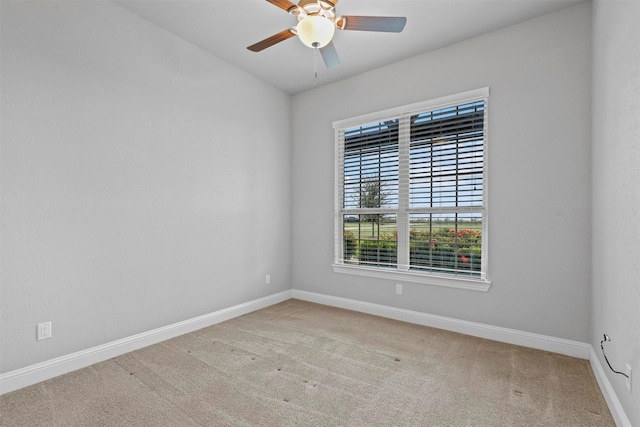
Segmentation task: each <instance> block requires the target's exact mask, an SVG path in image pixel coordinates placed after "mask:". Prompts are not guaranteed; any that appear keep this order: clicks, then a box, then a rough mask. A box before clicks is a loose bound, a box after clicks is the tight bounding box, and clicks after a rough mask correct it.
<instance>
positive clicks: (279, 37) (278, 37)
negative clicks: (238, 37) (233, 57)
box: [247, 29, 296, 52]
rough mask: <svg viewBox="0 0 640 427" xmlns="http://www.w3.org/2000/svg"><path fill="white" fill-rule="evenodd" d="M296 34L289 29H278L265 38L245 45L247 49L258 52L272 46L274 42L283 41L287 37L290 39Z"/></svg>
mask: <svg viewBox="0 0 640 427" xmlns="http://www.w3.org/2000/svg"><path fill="white" fill-rule="evenodd" d="M295 35H296V34H295V33H294V32H293V31H291V30H290V29H287V30H284V31H280V32H279V33H278V34H274V35H272V36H271V37H269V38H266V39H264V40H262V41H260V42H258V43H256V44H252V45H251V46H249V47H247V49H249V50H250V51H252V52H260V51H261V50H264V49H266V48H268V47H271V46H273V45H274V44H276V43H280V42H282V41H285V40H287V39H290V38H291V37H294V36H295Z"/></svg>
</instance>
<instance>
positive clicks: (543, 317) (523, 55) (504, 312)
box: [292, 3, 591, 342]
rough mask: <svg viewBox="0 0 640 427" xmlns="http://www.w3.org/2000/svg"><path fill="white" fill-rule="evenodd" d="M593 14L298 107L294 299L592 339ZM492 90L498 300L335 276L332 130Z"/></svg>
mask: <svg viewBox="0 0 640 427" xmlns="http://www.w3.org/2000/svg"><path fill="white" fill-rule="evenodd" d="M590 24H591V4H590V3H584V4H580V5H578V6H575V7H572V8H569V9H565V10H563V11H561V12H558V13H554V14H551V15H546V16H544V17H541V18H538V19H534V20H531V21H527V22H524V23H521V24H518V25H515V26H512V27H508V28H505V29H502V30H500V31H496V32H493V33H490V34H487V35H484V36H481V37H477V38H474V39H470V40H467V41H464V42H461V43H459V44H455V45H452V46H449V47H446V48H444V49H441V50H438V51H435V52H431V53H428V54H424V55H421V56H417V57H415V58H412V59H410V60H406V61H403V62H399V63H395V64H392V65H390V66H387V67H385V68H381V69H377V70H373V71H371V72H368V73H366V74H362V75H359V76H357V77H354V78H351V79H348V80H344V81H341V82H338V83H335V84H332V85H329V86H326V87H322V88H318V89H316V90H313V91H310V92H306V93H302V94H299V95H296V96H294V98H293V200H294V203H293V247H294V248H295V250H294V252H293V258H292V260H293V261H292V280H293V287H294V288H295V289H300V290H305V291H311V292H318V293H323V294H329V295H333V296H338V297H344V298H352V299H356V300H361V301H368V302H372V303H377V304H385V305H390V306H394V307H400V308H404V309H410V310H417V311H420V312H426V313H431V314H437V315H442V316H448V317H452V318H456V319H464V320H468V321H474V322H480V323H484V324H489V325H496V326H502V327H507V328H513V329H517V330H521V331H529V332H534V333H539V334H544V335H550V336H554V337H560V338H565V339H571V340H577V341H582V342H586V341H588V340H589V310H590V279H589V274H590V258H591V253H590V249H589V248H590V238H589V234H590V215H589V210H590V184H589V183H590V164H589V158H590V138H591V135H590V131H591V130H590V126H591V124H590V81H591V74H590V67H591V56H590V52H591V38H590V35H591V32H590ZM485 86H489V87H490V89H491V95H490V99H489V129H488V133H489V137H488V142H487V144H488V150H489V154H488V156H489V157H488V170H489V183H488V184H489V239H490V240H489V246H490V249H489V256H490V258H489V266H488V267H489V277H490V279H491V280H492V281H493V285H492V287H491V289H490V290H489V292H487V293H480V292H475V291H465V290H458V289H450V288H442V287H434V286H427V285H420V284H410V283H406V284H405V285H404V295H402V296H396V295H395V286H394V284H395V282H390V281H386V280H377V279H368V278H362V277H356V276H347V275H340V274H335V273H334V272H333V270H332V268H331V264H332V261H333V206H334V203H333V200H334V194H333V193H334V187H333V185H334V142H333V131H332V122H333V121H334V120H339V119H345V118H349V117H353V116H357V115H360V114H365V113H369V112H375V111H378V110H382V109H387V108H391V107H396V106H400V105H404V104H408V103H413V102H418V101H422V100H427V99H431V98H435V97H439V96H443V95H449V94H452V93H458V92H463V91H466V90H471V89H476V88H480V87H485Z"/></svg>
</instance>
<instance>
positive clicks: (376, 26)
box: [336, 16, 407, 33]
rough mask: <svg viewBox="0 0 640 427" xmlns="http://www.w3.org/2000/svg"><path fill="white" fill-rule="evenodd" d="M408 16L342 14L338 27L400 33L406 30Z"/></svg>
mask: <svg viewBox="0 0 640 427" xmlns="http://www.w3.org/2000/svg"><path fill="white" fill-rule="evenodd" d="M406 23H407V18H405V17H396V16H341V17H339V18H338V20H337V21H336V27H338V28H339V29H341V30H357V31H383V32H386V33H399V32H401V31H402V30H404V26H405V24H406Z"/></svg>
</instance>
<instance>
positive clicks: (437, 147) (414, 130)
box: [335, 91, 488, 279]
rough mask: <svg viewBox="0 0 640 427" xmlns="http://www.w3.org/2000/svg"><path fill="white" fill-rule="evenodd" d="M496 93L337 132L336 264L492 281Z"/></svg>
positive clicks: (360, 124) (351, 124)
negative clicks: (489, 204) (489, 160)
mask: <svg viewBox="0 0 640 427" xmlns="http://www.w3.org/2000/svg"><path fill="white" fill-rule="evenodd" d="M486 95H488V91H487V93H486V94H484V96H482V97H480V96H478V97H475V98H474V99H466V100H464V101H460V102H456V103H448V104H446V105H443V106H442V107H438V106H434V107H433V108H428V107H430V105H427V106H423V105H418V104H416V105H414V106H412V107H419V108H420V109H417V110H416V109H414V108H411V109H409V112H406V113H398V114H395V115H392V116H385V118H383V119H376V120H363V122H362V123H357V120H351V121H349V123H348V125H347V126H344V127H340V126H336V246H335V248H336V263H338V264H345V265H352V266H358V267H367V268H386V269H395V270H398V271H400V272H411V273H418V274H425V275H433V274H435V275H450V276H451V275H452V276H456V277H463V278H471V279H473V278H478V279H485V278H486V256H485V255H486V219H485V215H486V203H485V176H486V171H485V169H484V165H485V155H486V147H485V145H486V115H487V111H486V102H487V96H486ZM366 119H369V118H368V117H367V118H366ZM354 121H355V123H354ZM353 124H355V126H354V125H353Z"/></svg>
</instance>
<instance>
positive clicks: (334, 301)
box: [0, 289, 631, 427]
mask: <svg viewBox="0 0 640 427" xmlns="http://www.w3.org/2000/svg"><path fill="white" fill-rule="evenodd" d="M291 298H296V299H300V300H304V301H309V302H315V303H318V304H324V305H328V306H332V307H339V308H344V309H348V310H353V311H358V312H361V313H367V314H373V315H376V316H381V317H386V318H390V319H395V320H401V321H404V322H409V323H415V324H418V325H423V326H430V327H434V328H439V329H444V330H448V331H453V332H459V333H462V334H466V335H472V336H476V337H480V338H486V339H490V340H494V341H500V342H505V343H509V344H515V345H521V346H525V347H530V348H536V349H539V350H545V351H550V352H554V353H559V354H564V355H567V356H573V357H579V358H581V359H588V360H589V361H590V362H591V368H592V369H593V372H594V375H595V377H596V380H597V381H598V385H599V386H600V390H601V391H602V394H603V395H604V398H605V400H606V401H607V405H608V406H609V410H610V411H611V414H612V416H613V418H614V420H615V422H616V425H618V426H621V427H631V423H630V422H629V419H628V418H627V416H626V414H625V412H624V409H623V408H622V405H621V404H620V401H619V400H618V397H617V395H616V393H615V391H614V390H613V387H612V386H611V383H610V382H609V379H608V378H607V376H606V374H605V370H604V369H603V367H602V365H601V364H600V360H599V359H598V357H597V355H596V353H595V351H594V349H593V347H592V346H591V345H590V344H585V343H582V342H578V341H570V340H565V339H561V338H554V337H549V336H546V335H539V334H533V333H529V332H522V331H518V330H515V329H508V328H501V327H497V326H490V325H484V324H482V323H474V322H468V321H464V320H458V319H453V318H449V317H443V316H437V315H433V314H426V313H421V312H417V311H411V310H405V309H401V308H396V307H390V306H385V305H380V304H373V303H369V302H364V301H358V300H352V299H347V298H340V297H334V296H330V295H323V294H318V293H313V292H307V291H301V290H296V289H293V290H288V291H284V292H280V293H278V294H274V295H269V296H267V297H264V298H259V299H256V300H253V301H249V302H246V303H242V304H238V305H235V306H233V307H229V308H225V309H222V310H218V311H215V312H213V313H209V314H205V315H203V316H198V317H194V318H193V319H189V320H185V321H183V322H178V323H174V324H172V325H169V326H165V327H162V328H158V329H154V330H152V331H148V332H144V333H141V334H138V335H133V336H131V337H128V338H124V339H121V340H117V341H113V342H111V343H107V344H103V345H100V346H97V347H92V348H89V349H87V350H82V351H79V352H76V353H72V354H68V355H66V356H61V357H57V358H55V359H52V360H48V361H46V362H42V363H37V364H35V365H31V366H27V367H25V368H21V369H17V370H15V371H11V372H7V373H5V374H1V375H0V395H2V394H4V393H9V392H11V391H14V390H18V389H20V388H23V387H27V386H30V385H33V384H36V383H39V382H41V381H45V380H48V379H50V378H54V377H57V376H58V375H62V374H66V373H68V372H71V371H75V370H76V369H81V368H84V367H87V366H90V365H92V364H94V363H98V362H102V361H104V360H107V359H110V358H112V357H116V356H119V355H122V354H125V353H128V352H130V351H134V350H137V349H139V348H143V347H147V346H149V345H152V344H156V343H158V342H161V341H165V340H167V339H170V338H174V337H177V336H180V335H183V334H187V333H189V332H193V331H196V330H198V329H202V328H206V327H207V326H211V325H215V324H217V323H220V322H224V321H226V320H230V319H233V318H235V317H238V316H242V315H243V314H247V313H251V312H252V311H256V310H260V309H262V308H265V307H269V306H271V305H274V304H278V303H280V302H283V301H286V300H288V299H291Z"/></svg>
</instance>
